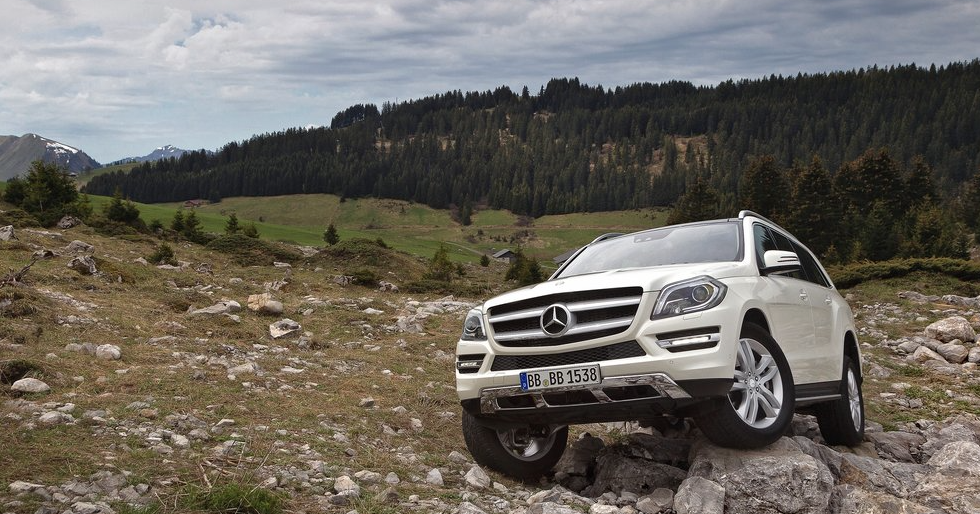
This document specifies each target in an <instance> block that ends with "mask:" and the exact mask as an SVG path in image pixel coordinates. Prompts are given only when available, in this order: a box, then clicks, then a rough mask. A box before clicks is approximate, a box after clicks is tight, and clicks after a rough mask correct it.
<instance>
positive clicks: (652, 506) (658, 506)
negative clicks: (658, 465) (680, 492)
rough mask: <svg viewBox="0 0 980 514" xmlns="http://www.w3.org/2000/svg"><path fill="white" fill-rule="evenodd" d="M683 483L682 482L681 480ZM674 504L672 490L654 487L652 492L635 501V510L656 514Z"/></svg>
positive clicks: (644, 513)
mask: <svg viewBox="0 0 980 514" xmlns="http://www.w3.org/2000/svg"><path fill="white" fill-rule="evenodd" d="M681 483H682V484H683V482H681ZM673 506H674V491H671V490H670V489H663V488H660V489H656V490H654V491H653V492H652V493H650V494H648V495H646V496H644V497H642V498H640V499H639V500H637V502H636V510H638V511H640V512H642V513H643V514H657V513H658V512H663V511H667V510H669V509H671V508H673Z"/></svg>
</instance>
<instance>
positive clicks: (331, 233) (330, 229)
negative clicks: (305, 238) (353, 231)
mask: <svg viewBox="0 0 980 514" xmlns="http://www.w3.org/2000/svg"><path fill="white" fill-rule="evenodd" d="M323 240H324V241H326V243H327V244H328V245H330V246H333V245H335V244H337V243H339V242H340V236H339V235H337V227H335V226H334V224H333V223H331V224H329V225H327V230H325V231H324V232H323Z"/></svg>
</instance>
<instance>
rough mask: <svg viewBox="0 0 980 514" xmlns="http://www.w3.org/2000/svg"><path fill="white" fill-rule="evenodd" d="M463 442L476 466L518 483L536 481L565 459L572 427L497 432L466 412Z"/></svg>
mask: <svg viewBox="0 0 980 514" xmlns="http://www.w3.org/2000/svg"><path fill="white" fill-rule="evenodd" d="M463 439H464V440H465V441H466V447H467V448H468V449H469V450H470V453H471V454H472V455H473V458H474V459H475V460H476V462H477V463H478V464H480V465H482V466H486V467H488V468H490V469H493V470H496V471H499V472H501V473H503V474H505V475H508V476H510V477H513V478H516V479H518V480H525V481H527V480H536V479H538V478H540V477H541V476H542V475H544V474H545V473H547V472H548V471H549V470H550V469H551V468H552V467H554V465H555V464H557V463H558V459H560V458H561V455H562V453H564V452H565V445H566V444H567V443H568V427H567V426H565V425H551V426H543V427H522V428H511V429H506V430H496V429H492V428H488V427H485V426H483V425H481V424H480V423H479V422H478V421H477V420H476V418H475V417H473V416H472V415H471V414H470V413H468V412H466V411H465V410H464V411H463Z"/></svg>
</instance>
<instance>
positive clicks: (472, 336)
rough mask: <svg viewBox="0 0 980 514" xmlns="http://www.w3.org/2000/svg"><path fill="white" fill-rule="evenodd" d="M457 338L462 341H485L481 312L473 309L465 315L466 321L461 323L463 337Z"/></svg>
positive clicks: (485, 334) (485, 332)
mask: <svg viewBox="0 0 980 514" xmlns="http://www.w3.org/2000/svg"><path fill="white" fill-rule="evenodd" d="M459 338H460V339H462V340H463V341H486V340H487V331H486V330H484V329H483V311H481V310H480V309H473V310H471V311H470V312H468V313H466V321H463V335H461V336H459Z"/></svg>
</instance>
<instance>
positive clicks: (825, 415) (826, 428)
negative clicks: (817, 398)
mask: <svg viewBox="0 0 980 514" xmlns="http://www.w3.org/2000/svg"><path fill="white" fill-rule="evenodd" d="M840 395H841V396H840V398H839V399H837V400H834V401H830V402H826V403H822V404H820V405H817V407H816V411H817V424H819V425H820V435H822V436H823V439H824V441H827V444H843V445H846V446H857V445H859V444H861V441H863V440H864V395H863V394H862V393H861V375H860V373H859V372H858V369H857V364H856V363H855V362H854V361H852V360H851V359H850V357H848V356H847V355H845V356H844V372H843V377H842V378H841V384H840Z"/></svg>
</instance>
